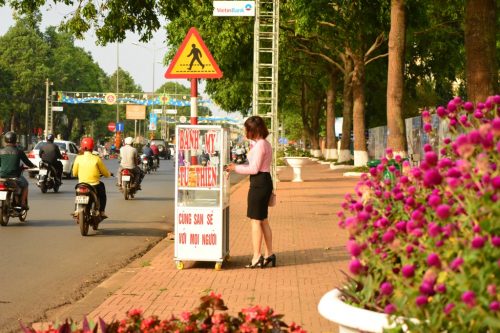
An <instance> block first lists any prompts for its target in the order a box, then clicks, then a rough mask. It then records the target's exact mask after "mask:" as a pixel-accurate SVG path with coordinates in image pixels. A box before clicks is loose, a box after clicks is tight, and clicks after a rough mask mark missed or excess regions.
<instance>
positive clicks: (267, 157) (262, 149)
mask: <svg viewBox="0 0 500 333" xmlns="http://www.w3.org/2000/svg"><path fill="white" fill-rule="evenodd" d="M247 157H248V164H239V165H236V168H235V169H234V170H235V171H236V172H237V173H240V174H243V175H256V174H257V173H259V171H260V172H270V171H271V161H272V159H273V149H272V147H271V144H270V143H269V141H267V140H266V139H259V140H257V141H256V142H255V144H254V145H253V147H252V148H251V149H250V152H249V153H248V155H247Z"/></svg>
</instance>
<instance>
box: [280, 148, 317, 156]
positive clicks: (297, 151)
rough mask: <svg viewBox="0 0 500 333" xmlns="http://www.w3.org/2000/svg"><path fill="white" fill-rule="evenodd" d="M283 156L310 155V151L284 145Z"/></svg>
mask: <svg viewBox="0 0 500 333" xmlns="http://www.w3.org/2000/svg"><path fill="white" fill-rule="evenodd" d="M285 156H286V157H311V153H309V152H308V151H306V150H302V149H300V148H297V147H295V146H286V147H285Z"/></svg>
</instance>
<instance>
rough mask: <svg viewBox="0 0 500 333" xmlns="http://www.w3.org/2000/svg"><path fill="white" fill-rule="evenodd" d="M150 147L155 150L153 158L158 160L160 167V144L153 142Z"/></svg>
mask: <svg viewBox="0 0 500 333" xmlns="http://www.w3.org/2000/svg"><path fill="white" fill-rule="evenodd" d="M149 148H151V150H152V151H153V158H154V159H155V160H156V162H158V167H160V150H159V149H158V146H157V145H155V144H154V143H152V144H151V146H150V147H149Z"/></svg>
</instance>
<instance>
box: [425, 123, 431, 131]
mask: <svg viewBox="0 0 500 333" xmlns="http://www.w3.org/2000/svg"><path fill="white" fill-rule="evenodd" d="M424 132H425V133H430V132H432V125H431V124H429V123H425V124H424Z"/></svg>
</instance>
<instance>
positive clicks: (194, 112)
mask: <svg viewBox="0 0 500 333" xmlns="http://www.w3.org/2000/svg"><path fill="white" fill-rule="evenodd" d="M190 123H191V125H198V79H196V78H195V79H191V121H190ZM196 164H198V158H197V157H196V154H195V153H194V154H192V155H191V165H196Z"/></svg>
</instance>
